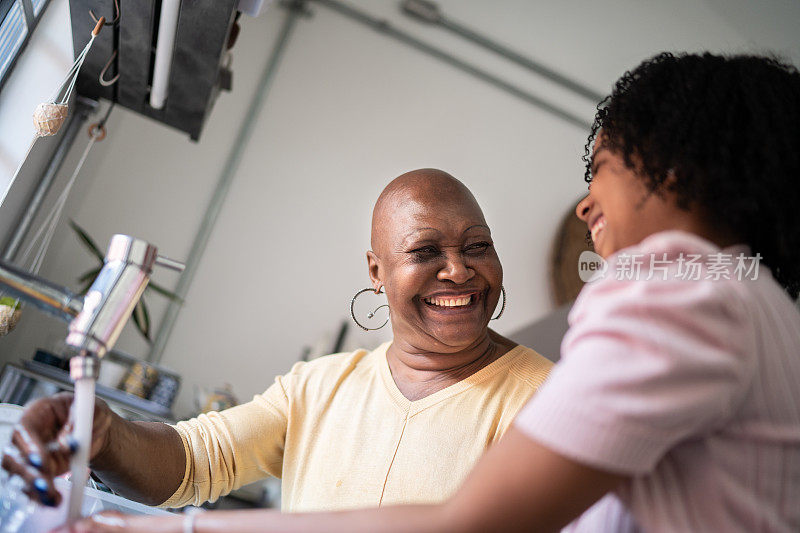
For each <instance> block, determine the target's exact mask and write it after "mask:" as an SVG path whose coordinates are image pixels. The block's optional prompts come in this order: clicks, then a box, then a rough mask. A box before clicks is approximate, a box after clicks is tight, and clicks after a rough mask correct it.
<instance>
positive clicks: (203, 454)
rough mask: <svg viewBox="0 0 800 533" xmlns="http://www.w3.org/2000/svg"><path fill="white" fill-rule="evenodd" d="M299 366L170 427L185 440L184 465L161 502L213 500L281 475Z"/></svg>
mask: <svg viewBox="0 0 800 533" xmlns="http://www.w3.org/2000/svg"><path fill="white" fill-rule="evenodd" d="M299 365H301V364H300V363H299V364H298V365H295V368H293V369H292V372H290V373H289V374H287V375H285V376H279V377H277V378H276V379H275V383H273V384H272V386H271V387H269V389H267V391H266V392H264V393H263V394H259V395H256V396H255V397H254V398H253V400H252V401H250V402H248V403H245V404H242V405H239V406H236V407H233V408H231V409H226V410H225V411H220V412H209V413H205V414H202V415H199V416H198V417H197V418H193V419H191V420H186V421H183V422H178V423H177V424H176V425H175V426H173V427H174V428H175V429H176V430H177V431H178V434H179V435H180V437H181V440H182V441H183V447H184V451H185V454H186V469H185V472H184V477H183V481H182V483H181V485H180V486H179V487H178V489H177V490H176V491H175V493H174V494H173V495H172V496H171V497H170V498H169V499H168V500H167V501H165V502H164V503H162V504H161V505H160V507H170V508H172V507H182V506H184V505H190V504H191V505H200V504H202V503H204V502H206V501H212V502H213V501H216V500H217V499H218V498H219V497H220V496H224V495H226V494H228V493H229V492H231V491H232V490H235V489H237V488H239V487H241V486H243V485H246V484H248V483H252V482H254V481H257V480H258V479H261V478H263V477H266V476H267V475H272V476H275V477H281V470H282V465H283V451H284V443H285V440H286V428H287V424H288V413H289V395H288V393H287V388H288V386H289V384H290V383H291V381H292V379H293V378H294V377H296V372H295V371H296V370H297V369H298V367H299Z"/></svg>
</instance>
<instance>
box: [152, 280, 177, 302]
mask: <svg viewBox="0 0 800 533" xmlns="http://www.w3.org/2000/svg"><path fill="white" fill-rule="evenodd" d="M147 288H148V289H153V290H154V291H156V292H157V293H158V294H160V295H162V296H166V297H167V298H169V299H170V300H175V301H176V302H180V303H183V298H181V297H180V296H178V295H177V294H175V293H174V292H172V291H169V290H167V289H165V288H164V287H162V286H161V285H157V284H155V283H153V282H152V281H151V282H150V283H149V284H148V285H147Z"/></svg>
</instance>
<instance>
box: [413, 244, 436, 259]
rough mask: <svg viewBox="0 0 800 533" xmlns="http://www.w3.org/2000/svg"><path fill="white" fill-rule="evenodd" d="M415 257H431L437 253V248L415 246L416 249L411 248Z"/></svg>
mask: <svg viewBox="0 0 800 533" xmlns="http://www.w3.org/2000/svg"><path fill="white" fill-rule="evenodd" d="M411 253H413V254H414V255H415V256H417V258H420V259H427V258H429V257H433V256H435V255H436V254H438V253H439V250H437V249H436V247H435V246H423V247H422V248H417V249H416V250H411Z"/></svg>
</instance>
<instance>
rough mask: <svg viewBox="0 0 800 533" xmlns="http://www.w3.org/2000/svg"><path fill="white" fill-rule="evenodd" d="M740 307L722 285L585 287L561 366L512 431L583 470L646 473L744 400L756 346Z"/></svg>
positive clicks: (609, 282) (609, 283)
mask: <svg viewBox="0 0 800 533" xmlns="http://www.w3.org/2000/svg"><path fill="white" fill-rule="evenodd" d="M742 307H743V306H741V305H740V304H739V303H738V302H737V301H736V295H735V291H733V290H731V287H727V288H726V287H725V283H724V282H714V281H678V280H671V281H666V282H650V281H629V282H620V281H619V280H615V279H605V280H601V281H598V282H595V283H593V284H591V285H587V286H586V287H585V288H584V292H583V293H582V294H581V295H580V297H579V299H578V301H577V302H576V304H575V307H574V308H573V310H572V312H571V313H570V324H571V327H570V330H569V332H568V333H567V335H566V337H565V338H564V342H563V344H562V348H561V350H562V360H561V361H560V362H559V363H558V364H557V365H556V367H555V369H554V371H553V372H552V373H551V375H550V378H549V380H548V381H547V382H546V383H545V384H544V386H543V387H542V389H541V390H540V391H539V393H538V394H537V395H536V396H535V397H534V398H533V400H532V401H531V402H530V403H528V405H526V406H525V407H524V408H523V410H522V411H521V412H520V414H519V416H518V417H517V419H516V420H515V425H516V427H517V428H518V429H520V430H522V431H523V432H524V433H526V434H527V435H528V436H529V437H531V438H533V439H534V440H536V441H538V442H540V443H541V444H543V445H545V446H547V447H549V448H550V449H552V450H554V451H556V452H558V453H561V454H562V455H564V456H566V457H569V458H571V459H573V460H576V461H578V462H581V463H584V464H588V465H591V466H595V467H598V468H602V469H606V470H609V471H612V472H618V473H622V474H629V475H636V474H644V473H647V472H649V471H651V470H652V469H653V468H654V467H655V465H656V463H657V462H658V461H659V460H660V459H661V457H663V456H664V454H666V453H667V451H668V450H669V449H670V448H672V447H673V446H674V445H675V444H676V443H678V442H679V441H681V440H684V439H687V438H693V437H698V436H700V435H702V434H704V433H706V432H711V431H714V430H715V429H716V428H718V427H720V425H722V424H723V423H724V422H725V421H726V420H727V419H728V418H729V417H730V416H731V415H732V414H733V413H734V412H735V410H736V409H737V408H738V406H739V405H741V403H742V401H743V399H744V398H745V395H746V392H747V390H748V388H749V384H750V382H751V380H752V375H753V372H754V365H755V360H754V358H755V353H754V351H755V348H754V345H755V341H754V333H753V328H752V326H751V324H749V323H748V319H747V317H746V315H745V312H744V311H743V310H742Z"/></svg>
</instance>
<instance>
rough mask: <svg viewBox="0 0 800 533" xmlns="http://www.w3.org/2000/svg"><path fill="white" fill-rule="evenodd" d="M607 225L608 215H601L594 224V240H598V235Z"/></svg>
mask: <svg viewBox="0 0 800 533" xmlns="http://www.w3.org/2000/svg"><path fill="white" fill-rule="evenodd" d="M605 227H606V217H604V216H601V217H600V218H599V219H597V222H595V223H594V226H592V240H593V241H596V240H597V235H598V234H599V233H600V232H601V231H602V230H603V228H605Z"/></svg>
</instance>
